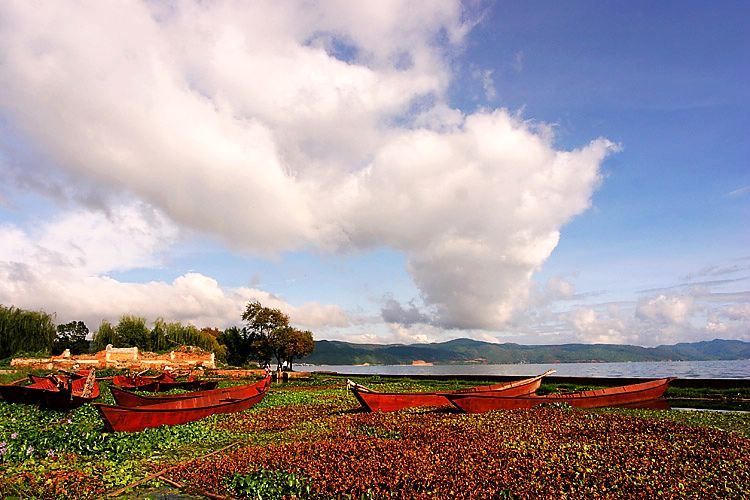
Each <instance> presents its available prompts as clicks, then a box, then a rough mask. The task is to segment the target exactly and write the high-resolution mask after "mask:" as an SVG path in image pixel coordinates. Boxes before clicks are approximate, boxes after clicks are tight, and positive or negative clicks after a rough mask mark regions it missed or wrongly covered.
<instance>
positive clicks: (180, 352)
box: [10, 345, 216, 371]
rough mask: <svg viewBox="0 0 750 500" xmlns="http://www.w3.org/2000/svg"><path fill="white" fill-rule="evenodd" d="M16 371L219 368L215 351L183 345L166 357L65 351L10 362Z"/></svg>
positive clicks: (123, 350) (130, 350) (131, 351)
mask: <svg viewBox="0 0 750 500" xmlns="http://www.w3.org/2000/svg"><path fill="white" fill-rule="evenodd" d="M10 364H11V366H13V367H16V368H38V369H41V370H68V371H70V370H77V369H82V368H87V367H94V368H97V369H101V368H127V369H129V370H135V371H142V370H147V369H154V370H164V369H171V370H189V369H195V368H198V367H202V368H216V357H215V355H214V353H212V352H205V351H203V350H201V349H199V348H197V347H192V346H181V347H180V348H179V349H176V350H174V351H171V352H169V353H166V354H155V353H153V352H143V351H139V350H138V348H137V347H112V346H111V345H108V346H107V348H106V349H105V350H104V351H99V352H97V353H96V354H80V355H77V356H71V355H70V351H69V350H67V349H66V350H65V352H63V353H62V354H61V355H59V356H51V357H49V358H16V359H14V360H12V361H11V362H10Z"/></svg>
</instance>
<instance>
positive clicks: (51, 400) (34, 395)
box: [0, 369, 99, 411]
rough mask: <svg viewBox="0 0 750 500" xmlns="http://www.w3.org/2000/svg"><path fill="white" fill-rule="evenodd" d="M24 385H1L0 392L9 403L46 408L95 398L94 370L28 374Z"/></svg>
mask: <svg viewBox="0 0 750 500" xmlns="http://www.w3.org/2000/svg"><path fill="white" fill-rule="evenodd" d="M29 378H30V379H31V383H30V384H28V385H19V384H2V385H0V395H2V398H3V399H4V400H5V401H8V402H10V403H24V404H36V405H39V406H40V407H42V408H47V409H50V410H62V411H67V410H72V409H74V408H78V407H79V406H82V405H84V404H86V403H88V402H90V401H93V400H94V399H96V398H97V397H99V385H98V384H97V383H96V371H95V370H94V369H91V370H82V371H80V372H77V373H71V374H66V375H56V374H50V375H47V376H46V377H40V376H36V375H30V376H29Z"/></svg>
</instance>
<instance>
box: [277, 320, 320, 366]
mask: <svg viewBox="0 0 750 500" xmlns="http://www.w3.org/2000/svg"><path fill="white" fill-rule="evenodd" d="M314 350H315V340H313V334H312V332H311V331H309V330H297V329H292V331H291V332H288V333H287V334H286V336H285V338H284V351H283V359H282V361H283V362H285V363H286V364H287V366H288V367H289V369H290V370H291V369H292V365H293V363H294V360H295V359H301V358H304V357H305V356H309V355H310V354H312V352H313V351H314Z"/></svg>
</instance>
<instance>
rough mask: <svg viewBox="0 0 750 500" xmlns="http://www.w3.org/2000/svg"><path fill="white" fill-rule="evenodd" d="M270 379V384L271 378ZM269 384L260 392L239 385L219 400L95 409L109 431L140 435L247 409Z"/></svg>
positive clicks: (100, 406)
mask: <svg viewBox="0 0 750 500" xmlns="http://www.w3.org/2000/svg"><path fill="white" fill-rule="evenodd" d="M264 380H265V379H264ZM267 380H268V381H270V375H269V376H268V377H267ZM269 385H270V384H269V383H266V384H265V385H264V386H263V388H262V390H258V387H257V384H247V385H242V386H237V387H235V388H234V391H233V392H231V393H225V394H223V395H221V396H220V397H218V398H211V397H209V398H183V399H179V400H175V401H169V402H165V403H158V404H152V405H146V406H136V407H132V408H128V407H124V406H113V405H104V404H100V403H95V404H94V406H95V407H96V409H97V410H98V411H99V414H100V415H101V416H102V419H103V420H104V427H105V429H106V430H107V431H109V432H138V431H142V430H143V429H146V428H149V427H159V426H162V425H178V424H185V423H187V422H193V421H195V420H200V419H202V418H205V417H208V416H210V415H216V414H220V413H234V412H238V411H243V410H247V409H249V408H252V407H253V406H255V405H256V404H258V403H259V402H260V401H262V400H263V396H265V394H266V392H268V386H269Z"/></svg>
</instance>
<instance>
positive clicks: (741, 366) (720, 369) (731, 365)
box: [294, 359, 750, 379]
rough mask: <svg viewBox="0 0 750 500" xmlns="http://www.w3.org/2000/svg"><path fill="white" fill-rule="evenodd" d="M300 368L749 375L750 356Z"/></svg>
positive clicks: (413, 372) (582, 374)
mask: <svg viewBox="0 0 750 500" xmlns="http://www.w3.org/2000/svg"><path fill="white" fill-rule="evenodd" d="M294 368H295V370H298V371H333V372H338V373H342V374H361V375H512V376H533V375H538V374H540V373H543V372H545V371H546V370H549V369H554V370H557V373H555V375H558V376H561V377H642V378H660V377H679V378H740V379H746V378H750V359H744V360H739V361H648V362H631V363H553V364H517V365H434V366H425V365H418V366H411V365H372V366H362V365H295V367H294Z"/></svg>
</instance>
